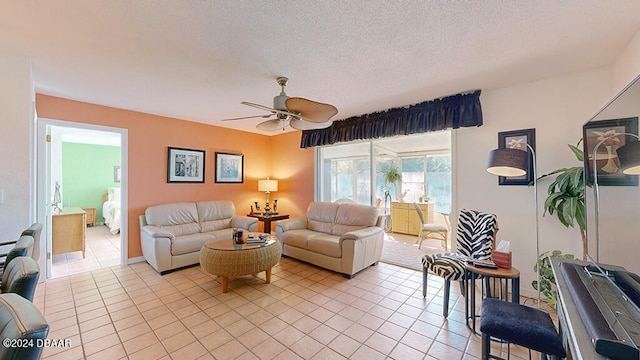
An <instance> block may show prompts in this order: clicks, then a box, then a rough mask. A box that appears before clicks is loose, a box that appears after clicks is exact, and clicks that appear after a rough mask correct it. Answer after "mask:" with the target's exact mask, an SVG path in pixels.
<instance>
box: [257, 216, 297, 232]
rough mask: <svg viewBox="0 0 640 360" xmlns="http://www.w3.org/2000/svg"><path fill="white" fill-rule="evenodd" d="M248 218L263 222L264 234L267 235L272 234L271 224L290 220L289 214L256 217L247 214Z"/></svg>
mask: <svg viewBox="0 0 640 360" xmlns="http://www.w3.org/2000/svg"><path fill="white" fill-rule="evenodd" d="M247 216H251V217H254V218H256V219H258V221H260V222H262V226H263V230H262V231H263V232H265V233H267V234H271V222H272V221H277V220H284V219H288V218H289V215H288V214H273V215H256V214H247Z"/></svg>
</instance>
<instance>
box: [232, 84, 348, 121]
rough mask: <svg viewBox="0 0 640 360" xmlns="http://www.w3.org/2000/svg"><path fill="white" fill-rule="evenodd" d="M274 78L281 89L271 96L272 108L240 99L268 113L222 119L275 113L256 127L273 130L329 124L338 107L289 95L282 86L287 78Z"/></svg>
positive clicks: (267, 116) (246, 117) (266, 116)
mask: <svg viewBox="0 0 640 360" xmlns="http://www.w3.org/2000/svg"><path fill="white" fill-rule="evenodd" d="M276 80H277V81H278V85H280V86H281V88H282V90H281V91H280V95H277V96H275V97H274V98H273V108H270V107H268V106H264V105H260V104H254V103H250V102H247V101H242V104H243V105H247V106H251V107H254V108H256V109H260V110H264V111H267V112H269V113H270V114H268V115H264V116H245V117H240V118H233V119H222V121H228V120H240V119H250V118H257V117H264V118H269V117H272V116H274V115H275V118H274V119H271V120H267V121H263V122H261V123H259V124H258V125H257V126H256V128H258V130H265V131H273V130H278V129H282V130H284V129H285V127H287V126H291V127H292V128H294V129H297V130H312V129H323V128H327V127H329V126H331V123H332V121H330V120H331V118H332V117H333V116H335V115H336V114H337V113H338V109H337V108H336V107H335V106H333V105H330V104H324V103H320V102H317V101H313V100H308V99H304V98H300V97H289V96H287V94H286V93H285V92H284V87H285V86H286V85H287V82H288V81H289V79H288V78H286V77H284V76H281V77H278V78H277V79H276Z"/></svg>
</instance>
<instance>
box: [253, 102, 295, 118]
mask: <svg viewBox="0 0 640 360" xmlns="http://www.w3.org/2000/svg"><path fill="white" fill-rule="evenodd" d="M241 103H242V104H243V105H247V106H251V107H254V108H256V109H261V110H266V111H270V112H271V113H272V114H283V115H288V116H297V114H295V113H291V112H288V111H286V110H278V109H273V108H270V107H268V106H264V105H260V104H254V103H250V102H248V101H242V102H241Z"/></svg>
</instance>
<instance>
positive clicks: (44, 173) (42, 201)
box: [36, 118, 129, 279]
mask: <svg viewBox="0 0 640 360" xmlns="http://www.w3.org/2000/svg"><path fill="white" fill-rule="evenodd" d="M37 122H38V124H37V126H36V129H37V134H36V139H37V144H36V149H37V161H36V168H37V179H36V191H37V193H38V196H37V197H36V198H37V199H38V200H37V202H38V203H37V206H36V218H37V221H38V222H40V223H42V224H44V229H43V231H42V235H41V236H42V237H43V240H44V241H41V252H40V253H41V254H45V256H42V258H41V259H40V260H39V263H40V268H41V269H42V268H46V279H49V278H51V204H50V201H49V199H51V198H52V195H51V154H50V151H49V148H50V147H49V145H48V144H47V134H49V132H50V128H51V127H52V126H56V127H68V128H77V129H86V130H94V131H105V132H111V133H118V134H120V158H121V164H120V171H121V181H120V194H121V196H120V202H121V203H120V206H121V209H122V216H121V224H120V264H121V265H123V264H127V263H128V258H129V238H128V234H129V232H128V229H129V224H128V222H129V219H128V208H129V201H128V191H129V170H128V169H129V166H128V165H129V158H128V154H129V148H128V144H129V140H128V130H127V129H123V128H115V127H108V126H101V125H92V124H85V123H77V122H72V121H62V120H54V119H46V118H38V120H37Z"/></svg>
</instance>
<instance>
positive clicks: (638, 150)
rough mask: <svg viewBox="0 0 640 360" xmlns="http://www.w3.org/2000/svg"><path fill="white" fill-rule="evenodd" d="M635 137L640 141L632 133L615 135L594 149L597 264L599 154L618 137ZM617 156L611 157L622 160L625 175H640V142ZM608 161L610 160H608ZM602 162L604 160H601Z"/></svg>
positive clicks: (621, 151) (631, 143) (621, 166)
mask: <svg viewBox="0 0 640 360" xmlns="http://www.w3.org/2000/svg"><path fill="white" fill-rule="evenodd" d="M620 135H624V136H633V137H635V138H636V139H638V140H640V137H639V136H638V135H635V134H631V133H614V134H612V135H609V136H607V137H605V138H604V139H602V140H600V141H599V142H598V143H597V144H596V146H594V147H593V199H594V202H595V208H596V218H595V220H596V262H600V190H599V187H598V168H597V166H596V163H597V161H598V157H597V153H598V148H600V145H602V144H604V143H605V142H607V141H608V140H611V139H613V138H615V137H617V136H620ZM616 153H617V155H613V154H612V155H611V158H613V157H616V156H617V157H618V160H620V168H621V169H622V173H623V174H625V175H640V141H633V142H629V143H626V144H625V145H623V146H621V147H619V148H618V149H617V150H616ZM607 159H608V158H607ZM601 160H602V159H601Z"/></svg>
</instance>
